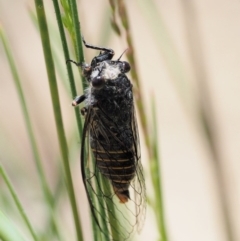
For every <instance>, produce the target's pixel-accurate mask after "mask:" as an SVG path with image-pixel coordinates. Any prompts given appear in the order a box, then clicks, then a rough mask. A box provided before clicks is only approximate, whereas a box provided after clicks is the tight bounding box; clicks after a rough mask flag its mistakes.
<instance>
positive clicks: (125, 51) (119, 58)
mask: <svg viewBox="0 0 240 241" xmlns="http://www.w3.org/2000/svg"><path fill="white" fill-rule="evenodd" d="M127 50H128V48H127V49H125V50H124V51H123V53H122V54H121V55H120V57H119V58H118V59H117V61H120V59H121V58H122V56H123V55H124V54H125V52H127Z"/></svg>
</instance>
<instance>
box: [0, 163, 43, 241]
mask: <svg viewBox="0 0 240 241" xmlns="http://www.w3.org/2000/svg"><path fill="white" fill-rule="evenodd" d="M0 174H1V176H2V178H3V180H4V181H5V183H6V185H7V187H8V189H9V191H10V193H11V195H12V198H13V200H14V202H15V204H16V206H17V209H18V211H19V213H20V215H21V217H22V219H23V221H24V222H25V224H26V226H27V228H28V230H29V231H30V233H31V235H32V238H33V240H34V241H38V240H39V239H38V237H37V235H36V233H35V231H34V229H33V227H32V225H31V223H30V221H29V219H28V217H27V215H26V213H25V212H24V209H23V206H22V204H21V203H20V201H19V199H18V197H17V194H16V192H15V190H14V188H13V186H12V184H11V182H10V180H9V178H8V176H7V174H6V172H5V171H4V169H3V167H2V166H1V165H0Z"/></svg>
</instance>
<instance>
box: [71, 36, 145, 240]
mask: <svg viewBox="0 0 240 241" xmlns="http://www.w3.org/2000/svg"><path fill="white" fill-rule="evenodd" d="M83 43H84V45H85V47H87V48H90V49H95V50H100V53H99V55H98V56H96V57H94V58H93V59H92V61H91V64H90V65H89V64H87V63H76V62H74V61H72V60H69V61H70V62H73V63H75V64H76V65H78V66H80V67H81V69H82V73H83V75H84V76H85V77H86V79H87V81H88V82H89V87H88V88H87V89H86V90H85V92H84V94H83V95H80V96H77V97H76V98H75V99H74V100H73V102H72V105H73V106H76V105H78V104H80V103H81V102H85V107H83V108H82V109H81V113H82V115H84V117H85V123H84V127H83V136H82V144H81V172H82V179H83V183H84V186H85V189H86V193H87V198H88V201H89V204H90V208H91V212H92V216H93V219H94V221H95V222H96V224H97V226H98V227H99V228H100V230H101V232H102V234H103V235H108V237H109V234H110V237H111V238H110V240H114V241H123V240H129V239H130V238H131V237H132V235H133V233H134V232H135V231H136V230H137V231H140V230H141V227H142V224H143V222H144V218H145V210H146V194H145V193H146V191H145V190H146V188H145V181H144V175H143V168H142V164H141V161H140V159H141V155H140V144H139V136H138V127H137V121H136V115H135V110H134V100H133V91H132V88H133V86H132V84H131V82H130V80H129V79H128V77H127V76H126V73H127V72H129V71H130V69H131V67H130V64H129V63H128V62H126V61H121V60H120V59H121V56H122V55H121V56H120V57H119V58H118V59H117V60H112V58H113V56H114V51H113V50H112V49H110V48H102V47H97V46H93V45H90V44H87V43H86V42H85V40H84V39H83ZM89 146H90V151H88V147H89ZM91 153H92V155H91ZM91 157H92V158H91ZM89 159H92V160H93V161H92V162H90V161H89ZM99 240H101V239H99Z"/></svg>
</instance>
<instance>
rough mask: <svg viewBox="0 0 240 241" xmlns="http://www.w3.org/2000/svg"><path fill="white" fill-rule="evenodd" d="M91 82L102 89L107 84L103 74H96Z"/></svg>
mask: <svg viewBox="0 0 240 241" xmlns="http://www.w3.org/2000/svg"><path fill="white" fill-rule="evenodd" d="M91 83H92V86H93V87H94V88H96V89H100V88H102V86H103V85H104V84H105V79H104V78H103V77H102V76H96V77H94V78H93V79H92V81H91Z"/></svg>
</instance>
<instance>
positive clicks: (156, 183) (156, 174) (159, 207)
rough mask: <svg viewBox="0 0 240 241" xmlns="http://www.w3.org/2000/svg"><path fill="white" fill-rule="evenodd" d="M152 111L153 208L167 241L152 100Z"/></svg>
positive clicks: (156, 129) (154, 110)
mask: <svg viewBox="0 0 240 241" xmlns="http://www.w3.org/2000/svg"><path fill="white" fill-rule="evenodd" d="M152 113H153V125H152V126H153V130H154V131H153V132H152V133H153V137H152V144H151V145H152V147H153V159H152V160H151V162H150V170H151V178H152V183H153V188H154V194H155V199H154V201H153V209H154V210H155V215H156V219H157V225H158V229H159V232H160V235H161V239H160V240H161V241H167V240H168V238H167V230H166V224H165V219H164V206H163V195H162V181H161V168H160V155H159V149H158V143H159V141H158V126H157V117H156V105H155V102H154V101H153V102H152Z"/></svg>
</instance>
